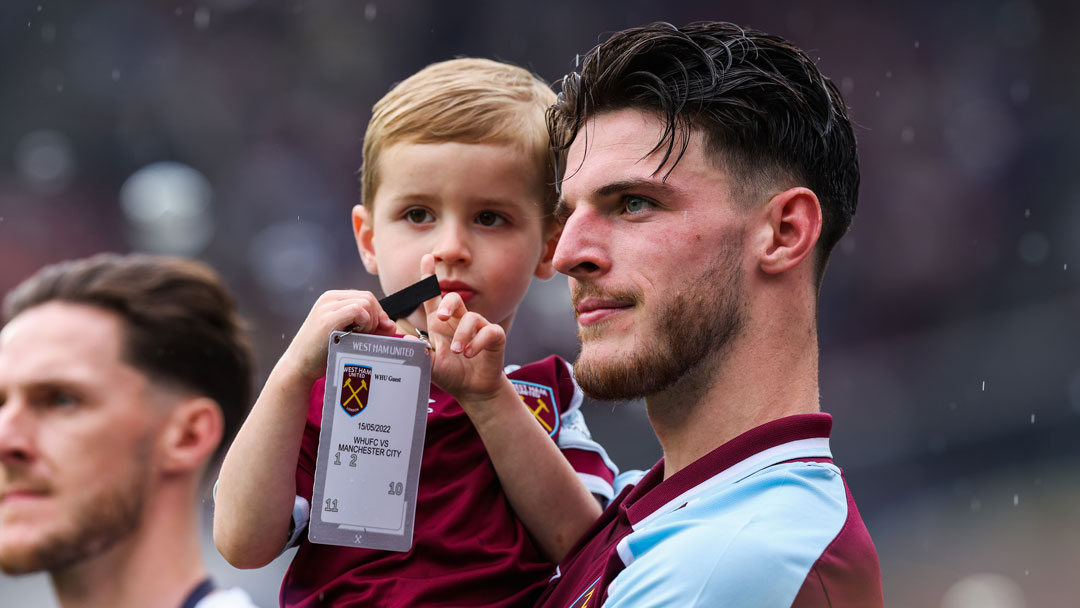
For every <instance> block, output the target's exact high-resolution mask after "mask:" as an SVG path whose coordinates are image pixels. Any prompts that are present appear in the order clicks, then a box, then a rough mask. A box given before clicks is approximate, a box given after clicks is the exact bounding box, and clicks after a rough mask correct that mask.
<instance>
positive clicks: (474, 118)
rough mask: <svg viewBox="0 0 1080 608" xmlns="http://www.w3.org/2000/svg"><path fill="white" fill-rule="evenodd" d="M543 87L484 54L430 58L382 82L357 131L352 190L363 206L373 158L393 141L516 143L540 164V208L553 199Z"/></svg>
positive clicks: (374, 185)
mask: <svg viewBox="0 0 1080 608" xmlns="http://www.w3.org/2000/svg"><path fill="white" fill-rule="evenodd" d="M553 103H555V93H554V92H553V91H552V90H551V87H550V86H548V85H547V84H545V83H544V82H543V81H542V80H540V79H539V78H537V77H536V76H534V75H533V74H532V73H530V72H529V71H528V70H525V69H523V68H520V67H517V66H514V65H510V64H507V63H502V62H498V61H492V60H490V59H476V58H460V59H451V60H449V61H442V62H439V63H433V64H431V65H429V66H427V67H426V68H424V69H422V70H420V71H419V72H417V73H415V74H413V75H412V76H410V77H408V78H406V79H405V80H403V81H402V82H400V83H398V84H397V85H395V86H394V88H392V89H390V92H389V93H387V94H386V95H384V96H383V98H382V99H380V100H379V101H378V102H377V103H376V104H375V106H374V108H372V115H371V121H370V122H369V123H368V128H367V131H366V133H365V134H364V164H363V167H362V168H361V170H360V190H361V197H362V201H363V203H364V205H365V206H366V207H368V208H369V209H370V208H371V205H372V204H373V203H374V202H375V192H376V190H378V187H379V159H380V156H381V154H382V153H383V152H384V151H385V150H386V149H388V148H389V147H390V146H392V145H394V144H398V143H421V144H430V143H447V142H455V143H463V144H498V145H510V146H517V147H519V148H520V149H521V150H523V151H524V152H526V153H527V154H528V155H529V157H530V158H533V159H534V160H535V162H536V164H537V166H538V167H543V168H544V170H543V171H541V176H542V178H543V180H544V182H543V187H544V192H543V204H544V209H543V210H544V213H545V214H546V215H550V214H551V212H552V210H553V209H554V205H555V188H554V183H555V172H554V166H553V164H552V161H551V150H550V147H549V140H548V133H547V126H546V124H545V118H544V113H545V111H546V110H547V109H548V107H550V106H551V104H553Z"/></svg>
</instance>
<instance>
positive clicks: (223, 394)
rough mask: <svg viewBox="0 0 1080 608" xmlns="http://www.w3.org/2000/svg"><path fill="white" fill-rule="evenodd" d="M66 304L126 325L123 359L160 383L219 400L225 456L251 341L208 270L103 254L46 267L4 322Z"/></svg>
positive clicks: (247, 384)
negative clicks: (45, 306) (57, 303)
mask: <svg viewBox="0 0 1080 608" xmlns="http://www.w3.org/2000/svg"><path fill="white" fill-rule="evenodd" d="M53 301H60V302H68V303H72V304H85V305H88V306H94V307H97V308H100V309H102V310H106V311H109V312H111V313H114V314H116V315H117V316H119V317H120V318H121V319H122V320H123V325H124V331H125V335H124V340H123V356H124V359H125V361H126V362H127V363H128V364H130V365H131V366H132V367H134V368H135V369H137V370H139V371H140V372H142V373H144V374H146V376H147V377H148V378H150V379H151V380H152V381H154V382H160V383H163V384H165V385H168V386H174V387H177V388H180V389H181V390H188V391H192V392H194V393H196V394H198V395H200V396H205V397H209V398H211V399H213V400H214V401H217V403H218V405H219V406H221V411H222V413H223V415H224V418H225V433H224V435H225V436H224V438H223V440H222V444H221V446H219V448H218V453H219V454H220V453H221V451H222V450H223V449H224V446H225V445H227V444H228V442H229V441H230V440H231V439H232V437H233V435H234V434H235V433H236V431H237V429H239V427H240V423H241V422H243V419H244V416H245V415H246V413H247V410H248V406H249V403H250V399H251V374H252V355H251V343H250V341H249V339H248V336H247V333H246V331H245V330H244V323H243V320H242V319H241V318H240V316H239V315H238V314H237V311H236V306H235V304H234V303H233V299H232V296H230V295H229V292H228V290H226V288H225V286H224V285H223V284H222V282H221V279H220V278H219V277H218V276H217V274H216V273H215V272H214V271H213V270H211V269H210V268H209V267H208V266H206V265H205V264H202V263H199V262H194V261H191V260H184V259H179V258H168V257H158V256H149V255H127V256H121V255H115V254H100V255H95V256H93V257H90V258H85V259H81V260H73V261H67V262H61V263H59V264H54V265H52V266H46V267H45V268H42V269H41V270H39V271H38V272H37V273H36V274H34V275H33V276H31V277H30V278H28V279H26V280H25V281H23V282H22V283H21V284H20V285H19V286H18V287H16V288H15V289H13V290H12V291H11V292H10V293H9V294H8V295H7V297H6V298H4V310H3V318H4V323H7V322H8V321H10V320H11V319H14V318H15V317H17V316H18V315H19V314H21V313H23V312H25V311H26V310H28V309H31V308H34V307H36V306H40V305H42V304H46V303H48V302H53Z"/></svg>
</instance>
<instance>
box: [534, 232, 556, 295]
mask: <svg viewBox="0 0 1080 608" xmlns="http://www.w3.org/2000/svg"><path fill="white" fill-rule="evenodd" d="M561 235H562V226H559V225H558V224H555V223H552V225H551V226H549V227H545V228H544V243H543V245H542V247H543V249H541V251H540V262H539V263H537V264H536V272H535V273H534V274H535V275H536V278H538V279H541V280H544V281H546V280H548V279H550V278H551V277H553V276H555V265H554V264H552V263H551V260H552V259H554V258H555V247H556V246H557V245H558V244H559V237H560V236H561Z"/></svg>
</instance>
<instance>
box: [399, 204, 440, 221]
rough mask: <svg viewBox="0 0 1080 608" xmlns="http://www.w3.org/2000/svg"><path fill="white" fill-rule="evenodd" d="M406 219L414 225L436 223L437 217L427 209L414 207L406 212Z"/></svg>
mask: <svg viewBox="0 0 1080 608" xmlns="http://www.w3.org/2000/svg"><path fill="white" fill-rule="evenodd" d="M405 219H406V220H407V221H408V222H409V223H412V224H427V223H429V222H433V221H435V216H434V215H431V212H430V211H428V210H427V209H422V208H420V207H413V208H412V209H409V210H408V211H406V212H405Z"/></svg>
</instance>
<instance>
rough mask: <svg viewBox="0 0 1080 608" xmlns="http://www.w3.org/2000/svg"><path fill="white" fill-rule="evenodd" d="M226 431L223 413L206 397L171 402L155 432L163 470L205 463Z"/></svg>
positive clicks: (174, 470) (183, 469)
mask: <svg viewBox="0 0 1080 608" xmlns="http://www.w3.org/2000/svg"><path fill="white" fill-rule="evenodd" d="M224 434H225V416H224V415H223V414H222V413H221V408H220V407H218V404H217V402H216V401H214V400H213V399H211V398H209V397H192V398H183V399H181V400H180V401H179V402H178V403H177V404H176V405H174V406H173V409H172V411H171V412H169V415H168V417H167V419H166V420H165V428H164V429H162V432H161V434H160V435H159V436H158V441H159V443H158V449H159V450H160V452H159V453H160V455H161V459H160V465H161V470H162V471H163V472H164V473H187V472H190V471H199V470H201V469H202V467H204V466H205V465H206V464H207V462H209V460H210V458H211V457H213V455H214V451H215V450H217V447H218V445H220V444H221V440H222V438H223V436H224Z"/></svg>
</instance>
